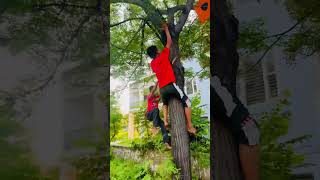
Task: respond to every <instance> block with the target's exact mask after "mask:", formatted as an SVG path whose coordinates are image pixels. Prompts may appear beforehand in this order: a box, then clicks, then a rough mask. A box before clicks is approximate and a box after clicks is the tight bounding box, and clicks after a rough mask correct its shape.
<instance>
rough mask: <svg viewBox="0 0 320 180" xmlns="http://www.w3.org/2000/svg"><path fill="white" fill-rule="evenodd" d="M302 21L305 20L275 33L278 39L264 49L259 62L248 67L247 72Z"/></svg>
mask: <svg viewBox="0 0 320 180" xmlns="http://www.w3.org/2000/svg"><path fill="white" fill-rule="evenodd" d="M302 22H303V21H298V22H296V23H295V24H294V25H293V26H291V27H290V28H289V29H287V30H285V31H283V32H282V33H279V34H276V35H273V36H274V37H277V39H276V40H275V41H274V42H273V43H272V44H271V45H270V46H268V48H267V49H266V50H265V51H264V53H263V54H262V56H261V57H260V58H259V59H258V60H257V62H256V63H255V64H254V65H252V66H251V67H249V68H248V70H247V72H250V71H251V70H252V69H253V68H254V67H256V66H257V65H258V64H259V63H260V62H261V61H262V60H263V58H264V57H265V56H266V55H267V54H268V52H269V51H270V50H271V49H272V48H273V46H275V45H276V44H277V43H278V42H279V41H280V40H281V39H282V38H283V37H284V36H285V35H286V34H287V33H289V32H291V31H292V30H294V29H295V28H296V27H297V26H298V25H299V24H301V23H302Z"/></svg>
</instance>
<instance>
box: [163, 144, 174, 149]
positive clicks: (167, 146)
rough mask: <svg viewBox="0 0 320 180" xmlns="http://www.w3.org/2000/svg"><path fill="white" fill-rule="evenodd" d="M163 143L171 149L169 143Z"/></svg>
mask: <svg viewBox="0 0 320 180" xmlns="http://www.w3.org/2000/svg"><path fill="white" fill-rule="evenodd" d="M164 145H165V146H166V148H167V149H172V147H171V146H170V144H169V143H164Z"/></svg>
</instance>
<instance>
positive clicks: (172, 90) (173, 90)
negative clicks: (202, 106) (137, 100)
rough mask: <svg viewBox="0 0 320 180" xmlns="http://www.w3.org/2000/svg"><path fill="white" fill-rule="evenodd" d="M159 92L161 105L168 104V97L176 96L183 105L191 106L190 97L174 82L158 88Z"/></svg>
mask: <svg viewBox="0 0 320 180" xmlns="http://www.w3.org/2000/svg"><path fill="white" fill-rule="evenodd" d="M160 94H161V99H162V102H163V105H168V103H169V99H170V98H177V99H180V100H181V102H182V104H183V107H191V101H190V99H189V98H188V96H187V95H186V93H185V92H183V91H182V90H181V89H180V88H179V86H177V85H176V84H175V83H170V84H168V85H166V86H164V87H162V88H160Z"/></svg>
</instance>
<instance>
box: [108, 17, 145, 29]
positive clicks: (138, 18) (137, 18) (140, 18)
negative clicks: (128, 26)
mask: <svg viewBox="0 0 320 180" xmlns="http://www.w3.org/2000/svg"><path fill="white" fill-rule="evenodd" d="M132 20H142V21H146V18H142V17H135V18H129V19H126V20H123V21H121V22H118V23H115V24H111V25H110V27H115V26H118V25H120V24H123V23H126V22H128V21H132Z"/></svg>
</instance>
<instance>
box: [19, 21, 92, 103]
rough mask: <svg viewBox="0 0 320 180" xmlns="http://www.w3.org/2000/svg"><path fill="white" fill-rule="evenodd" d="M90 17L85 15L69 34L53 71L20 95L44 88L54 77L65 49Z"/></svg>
mask: <svg viewBox="0 0 320 180" xmlns="http://www.w3.org/2000/svg"><path fill="white" fill-rule="evenodd" d="M90 17H91V16H87V17H85V18H84V19H83V20H82V21H81V22H80V24H79V25H78V27H77V28H76V29H75V30H74V31H73V33H72V35H71V38H70V39H69V40H68V41H67V42H66V44H65V47H64V48H63V50H62V54H61V56H60V58H59V61H58V62H57V64H56V66H55V67H54V70H53V72H52V73H51V74H50V75H49V76H48V78H47V79H46V80H45V81H44V82H43V83H42V84H40V85H39V86H37V87H35V88H32V89H29V90H25V91H23V93H22V94H21V95H19V96H22V97H25V96H27V95H30V94H31V93H33V92H37V91H39V90H42V89H43V88H45V87H46V86H47V85H48V84H49V83H50V82H51V81H52V80H53V79H54V77H55V74H56V73H57V71H58V68H59V67H60V65H61V64H62V63H63V61H64V59H65V57H66V54H67V51H68V49H69V47H70V46H71V44H72V42H73V41H74V39H75V38H76V37H77V36H78V34H79V33H80V31H81V29H82V27H83V26H84V24H85V23H86V22H88V21H89V20H90Z"/></svg>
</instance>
